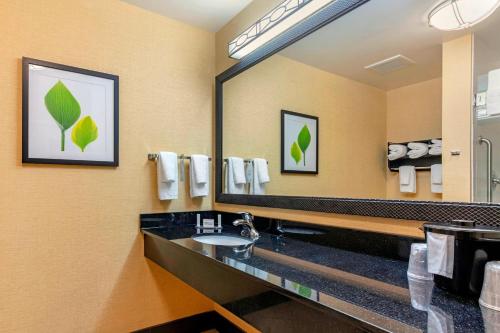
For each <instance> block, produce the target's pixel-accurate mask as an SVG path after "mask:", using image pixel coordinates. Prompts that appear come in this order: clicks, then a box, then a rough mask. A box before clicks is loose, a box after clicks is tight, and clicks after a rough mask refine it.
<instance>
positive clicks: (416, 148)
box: [407, 142, 429, 158]
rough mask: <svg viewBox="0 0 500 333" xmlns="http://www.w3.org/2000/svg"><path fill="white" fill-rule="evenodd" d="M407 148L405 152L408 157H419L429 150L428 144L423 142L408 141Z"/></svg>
mask: <svg viewBox="0 0 500 333" xmlns="http://www.w3.org/2000/svg"><path fill="white" fill-rule="evenodd" d="M408 148H410V151H409V152H408V154H407V155H408V157H409V158H419V157H422V156H424V155H427V153H428V152H429V146H428V145H427V143H423V142H410V143H408Z"/></svg>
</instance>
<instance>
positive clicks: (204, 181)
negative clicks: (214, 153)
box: [189, 154, 210, 198]
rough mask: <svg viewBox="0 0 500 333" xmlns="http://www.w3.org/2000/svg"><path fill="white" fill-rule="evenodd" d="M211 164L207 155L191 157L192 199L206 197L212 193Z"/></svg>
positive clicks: (190, 187)
mask: <svg viewBox="0 0 500 333" xmlns="http://www.w3.org/2000/svg"><path fill="white" fill-rule="evenodd" d="M209 179H210V163H209V162H208V156H206V155H197V154H194V155H191V163H190V164H189V192H190V194H191V198H196V197H206V196H207V195H208V193H209V191H210V182H209Z"/></svg>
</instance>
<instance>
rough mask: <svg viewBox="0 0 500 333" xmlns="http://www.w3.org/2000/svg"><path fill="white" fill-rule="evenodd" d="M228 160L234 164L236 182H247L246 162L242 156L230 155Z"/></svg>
mask: <svg viewBox="0 0 500 333" xmlns="http://www.w3.org/2000/svg"><path fill="white" fill-rule="evenodd" d="M228 161H229V162H230V164H231V165H232V170H233V180H234V183H235V184H238V185H239V184H245V183H246V182H247V181H246V178H245V162H244V161H243V159H242V158H241V157H229V158H228Z"/></svg>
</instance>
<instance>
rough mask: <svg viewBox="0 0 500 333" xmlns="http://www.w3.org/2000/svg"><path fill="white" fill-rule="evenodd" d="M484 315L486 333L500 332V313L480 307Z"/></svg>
mask: <svg viewBox="0 0 500 333" xmlns="http://www.w3.org/2000/svg"><path fill="white" fill-rule="evenodd" d="M480 308H481V313H482V315H483V324H484V331H485V332H486V333H498V332H500V311H496V310H492V309H489V308H487V307H485V306H482V305H481V306H480Z"/></svg>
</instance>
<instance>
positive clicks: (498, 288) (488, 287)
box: [479, 261, 500, 311]
mask: <svg viewBox="0 0 500 333" xmlns="http://www.w3.org/2000/svg"><path fill="white" fill-rule="evenodd" d="M479 304H481V305H482V306H484V307H486V308H488V309H491V310H495V311H500V261H490V262H488V263H486V266H485V268H484V281H483V289H481V297H480V298H479Z"/></svg>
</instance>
